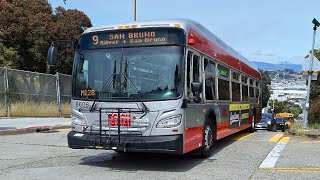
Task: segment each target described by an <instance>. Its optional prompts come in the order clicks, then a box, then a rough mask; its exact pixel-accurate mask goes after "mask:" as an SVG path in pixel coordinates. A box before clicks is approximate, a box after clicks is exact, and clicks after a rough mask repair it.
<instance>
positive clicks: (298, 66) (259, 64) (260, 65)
mask: <svg viewBox="0 0 320 180" xmlns="http://www.w3.org/2000/svg"><path fill="white" fill-rule="evenodd" d="M252 62H253V63H254V64H255V65H256V66H257V67H258V69H262V70H285V69H293V70H294V71H296V72H301V71H302V64H291V63H290V62H287V61H285V62H281V63H279V64H272V63H266V62H259V61H252Z"/></svg>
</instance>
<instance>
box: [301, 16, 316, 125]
mask: <svg viewBox="0 0 320 180" xmlns="http://www.w3.org/2000/svg"><path fill="white" fill-rule="evenodd" d="M312 23H313V24H314V26H313V40H312V49H311V57H310V67H309V71H308V87H307V99H306V105H305V111H304V117H303V118H304V121H303V127H304V128H307V127H308V110H309V100H310V88H311V76H312V66H313V57H314V44H315V40H316V31H317V27H319V25H320V23H319V22H318V21H317V20H316V19H315V18H314V19H313V20H312Z"/></svg>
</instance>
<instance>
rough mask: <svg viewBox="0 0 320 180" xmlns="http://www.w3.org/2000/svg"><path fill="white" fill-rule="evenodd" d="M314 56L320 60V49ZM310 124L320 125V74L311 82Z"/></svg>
mask: <svg viewBox="0 0 320 180" xmlns="http://www.w3.org/2000/svg"><path fill="white" fill-rule="evenodd" d="M314 55H315V57H316V58H317V59H320V49H319V50H315V53H314ZM308 123H309V124H312V123H320V74H318V79H317V80H316V81H311V87H310V108H309V115H308Z"/></svg>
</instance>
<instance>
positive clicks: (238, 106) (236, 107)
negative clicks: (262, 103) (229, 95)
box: [229, 104, 250, 111]
mask: <svg viewBox="0 0 320 180" xmlns="http://www.w3.org/2000/svg"><path fill="white" fill-rule="evenodd" d="M249 108H250V105H249V104H230V105H229V111H239V110H247V109H249Z"/></svg>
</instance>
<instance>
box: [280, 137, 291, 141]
mask: <svg viewBox="0 0 320 180" xmlns="http://www.w3.org/2000/svg"><path fill="white" fill-rule="evenodd" d="M289 140H290V137H283V138H282V139H280V141H279V142H289Z"/></svg>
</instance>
